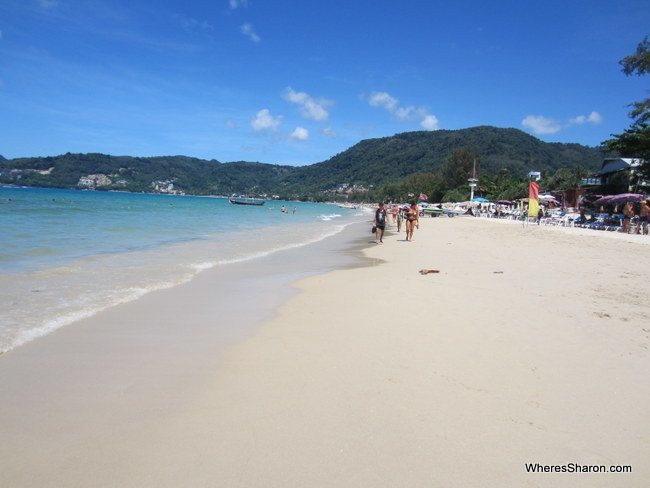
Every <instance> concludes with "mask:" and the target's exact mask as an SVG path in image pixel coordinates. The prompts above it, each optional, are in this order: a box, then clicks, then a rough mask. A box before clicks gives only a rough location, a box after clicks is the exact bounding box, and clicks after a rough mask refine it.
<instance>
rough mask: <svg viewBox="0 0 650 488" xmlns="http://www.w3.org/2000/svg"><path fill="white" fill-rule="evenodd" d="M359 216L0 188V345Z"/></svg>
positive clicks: (332, 210) (307, 208)
mask: <svg viewBox="0 0 650 488" xmlns="http://www.w3.org/2000/svg"><path fill="white" fill-rule="evenodd" d="M282 205H285V206H286V207H287V208H288V209H289V212H288V213H282V212H281V211H280V208H281V206H282ZM294 209H295V212H294ZM367 219H368V215H367V214H365V213H364V212H363V211H360V210H355V209H344V208H339V207H337V206H334V205H326V204H313V203H302V202H281V201H267V202H266V204H265V205H264V206H262V207H249V206H240V205H232V204H230V203H229V202H228V200H227V199H223V198H210V197H192V196H169V195H144V194H130V193H107V192H92V191H76V190H54V189H38V188H7V187H0V353H1V352H6V351H8V350H10V349H12V348H14V347H17V346H19V345H21V344H24V343H25V342H28V341H30V340H33V339H35V338H37V337H39V336H42V335H45V334H47V333H49V332H51V331H53V330H56V329H57V328H59V327H62V326H65V325H67V324H70V323H72V322H75V321H77V320H80V319H82V318H85V317H89V316H91V315H93V314H96V313H98V312H99V311H101V310H104V309H106V308H108V307H110V306H113V305H117V304H119V303H124V302H127V301H130V300H134V299H137V298H138V297H140V296H142V295H144V294H145V293H148V292H151V291H154V290H158V289H162V288H168V287H172V286H175V285H178V284H181V283H184V282H186V281H188V280H190V279H191V278H192V277H193V276H195V275H196V274H197V273H200V272H201V271H202V270H205V269H209V268H213V267H215V266H227V265H228V264H229V263H235V262H241V261H246V260H251V259H257V258H261V257H263V256H267V255H269V254H271V253H274V252H277V251H280V250H285V249H290V248H294V247H299V246H304V245H308V244H310V243H314V242H318V241H320V240H322V239H324V238H326V237H328V236H331V235H334V234H336V233H339V232H341V231H343V230H344V229H345V228H346V227H347V226H348V225H350V224H352V223H354V222H359V221H361V220H367Z"/></svg>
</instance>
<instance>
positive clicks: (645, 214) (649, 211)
mask: <svg viewBox="0 0 650 488" xmlns="http://www.w3.org/2000/svg"><path fill="white" fill-rule="evenodd" d="M648 218H650V206H649V205H648V201H647V200H643V201H642V202H641V209H640V210H639V225H638V226H637V228H636V233H637V234H640V233H641V228H642V227H643V235H644V236H647V235H648Z"/></svg>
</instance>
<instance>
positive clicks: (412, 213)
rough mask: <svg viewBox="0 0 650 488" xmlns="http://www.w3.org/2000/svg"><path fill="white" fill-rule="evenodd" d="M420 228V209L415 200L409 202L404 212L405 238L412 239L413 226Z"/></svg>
mask: <svg viewBox="0 0 650 488" xmlns="http://www.w3.org/2000/svg"><path fill="white" fill-rule="evenodd" d="M416 227H417V228H418V229H419V228H420V209H419V208H418V204H417V203H416V202H415V201H412V202H411V206H410V207H409V209H408V211H407V212H406V240H407V241H412V240H413V231H414V230H415V228H416Z"/></svg>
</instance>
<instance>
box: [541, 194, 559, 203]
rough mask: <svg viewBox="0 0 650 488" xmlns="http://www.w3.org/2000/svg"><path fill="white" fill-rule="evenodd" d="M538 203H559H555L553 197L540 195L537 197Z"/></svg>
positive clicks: (555, 200)
mask: <svg viewBox="0 0 650 488" xmlns="http://www.w3.org/2000/svg"><path fill="white" fill-rule="evenodd" d="M539 201H540V202H553V203H560V202H558V201H557V199H556V198H555V197H554V196H553V195H540V196H539Z"/></svg>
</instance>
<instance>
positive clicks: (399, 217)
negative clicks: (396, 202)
mask: <svg viewBox="0 0 650 488" xmlns="http://www.w3.org/2000/svg"><path fill="white" fill-rule="evenodd" d="M403 215H404V212H403V211H402V209H401V208H400V209H398V212H397V233H400V232H402V221H403V220H404V217H403Z"/></svg>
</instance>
